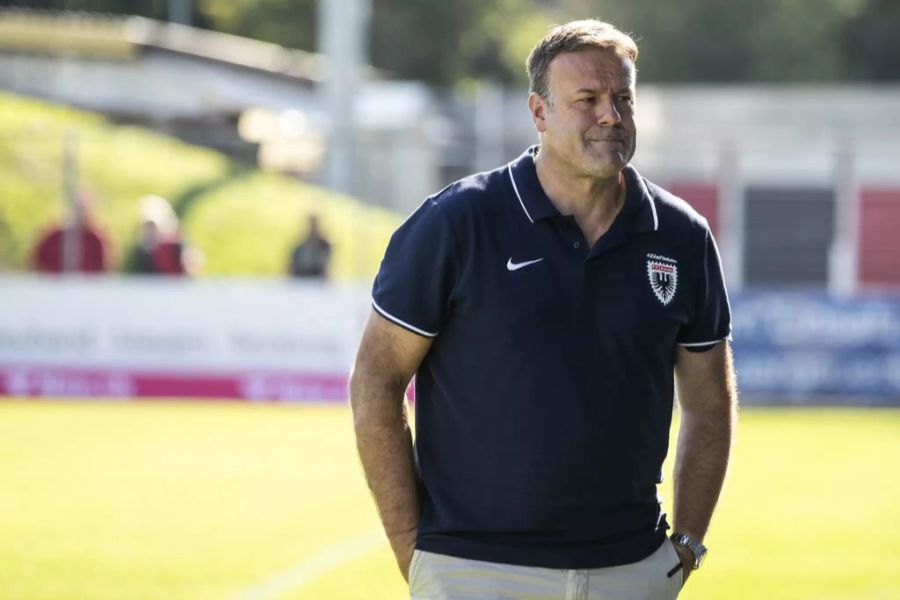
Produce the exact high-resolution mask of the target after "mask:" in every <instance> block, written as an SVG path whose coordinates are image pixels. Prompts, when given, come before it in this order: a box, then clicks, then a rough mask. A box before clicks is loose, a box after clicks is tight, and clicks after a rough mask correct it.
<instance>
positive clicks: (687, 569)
mask: <svg viewBox="0 0 900 600" xmlns="http://www.w3.org/2000/svg"><path fill="white" fill-rule="evenodd" d="M672 545H673V546H675V552H677V553H678V558H680V559H681V576H682V584H681V585H682V586H684V584H685V583H687V580H688V577H690V576H691V572H692V571H693V570H694V555H693V554H692V553H691V551H690V550H688V549H687V548H685V547H684V546H682V545H681V544H674V543H673V544H672ZM676 576H677V574H676V575H673V577H676Z"/></svg>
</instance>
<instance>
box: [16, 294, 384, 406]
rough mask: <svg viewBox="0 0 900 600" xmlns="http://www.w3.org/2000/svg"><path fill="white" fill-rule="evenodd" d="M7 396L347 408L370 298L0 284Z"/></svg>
mask: <svg viewBox="0 0 900 600" xmlns="http://www.w3.org/2000/svg"><path fill="white" fill-rule="evenodd" d="M0 307H2V308H0V394H6V395H12V396H49V397H66V396H71V397H113V398H128V397H146V396H150V397H193V398H237V399H246V400H282V401H294V400H297V401H305V400H318V401H340V400H344V399H345V398H346V396H347V394H346V389H347V375H348V372H349V368H350V364H351V361H352V360H353V354H354V350H355V344H356V343H357V341H358V336H359V332H360V331H361V328H362V324H363V322H364V320H365V318H366V316H367V314H368V311H369V296H368V290H367V289H366V288H364V287H360V286H343V285H334V284H329V285H326V284H322V283H317V282H310V283H306V282H298V281H293V280H283V281H278V280H257V281H251V280H240V279H222V280H215V279H202V280H181V279H177V278H165V277H160V278H126V277H94V278H91V277H62V278H48V277H38V276H34V277H3V278H0Z"/></svg>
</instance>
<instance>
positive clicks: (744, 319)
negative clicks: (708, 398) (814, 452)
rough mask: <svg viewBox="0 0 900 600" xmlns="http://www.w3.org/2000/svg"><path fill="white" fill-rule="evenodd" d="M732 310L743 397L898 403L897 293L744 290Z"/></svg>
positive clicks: (899, 307)
mask: <svg viewBox="0 0 900 600" xmlns="http://www.w3.org/2000/svg"><path fill="white" fill-rule="evenodd" d="M732 313H733V315H734V355H735V365H736V369H737V376H738V385H739V387H740V390H741V393H742V394H743V395H744V397H747V396H754V395H757V396H768V397H770V401H774V402H777V400H776V399H777V398H780V399H781V401H782V402H784V403H789V404H803V403H815V402H822V401H823V399H824V400H826V401H827V400H828V398H827V397H829V396H830V397H833V398H832V401H837V399H838V398H844V399H845V400H846V401H848V402H854V398H856V400H855V402H859V401H860V399H862V398H865V399H866V400H865V403H867V404H884V405H900V296H897V295H894V296H889V295H865V296H848V297H838V296H830V295H828V294H825V293H816V292H796V293H783V292H751V293H743V294H740V295H737V296H736V297H734V298H733V299H732Z"/></svg>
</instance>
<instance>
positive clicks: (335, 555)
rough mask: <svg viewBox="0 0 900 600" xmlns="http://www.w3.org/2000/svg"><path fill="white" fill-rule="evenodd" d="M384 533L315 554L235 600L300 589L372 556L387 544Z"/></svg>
mask: <svg viewBox="0 0 900 600" xmlns="http://www.w3.org/2000/svg"><path fill="white" fill-rule="evenodd" d="M386 543H387V539H386V538H385V537H384V531H382V530H381V529H380V528H379V529H373V530H372V531H369V532H367V533H364V534H362V535H358V536H356V537H355V538H351V539H349V540H346V541H344V542H342V543H340V544H336V545H334V546H330V547H328V548H326V549H325V550H323V551H321V552H319V553H318V554H314V555H312V556H310V557H309V558H307V559H305V560H304V561H302V562H300V563H298V564H297V565H295V566H293V567H291V568H290V569H288V570H287V571H284V572H283V573H278V574H276V575H274V576H272V577H270V578H269V579H267V580H266V581H263V582H262V583H260V584H258V585H254V586H253V587H250V588H247V589H246V590H243V591H241V592H239V593H238V594H236V595H235V597H234V600H270V599H272V598H277V597H278V596H281V595H282V594H284V593H286V592H288V591H290V590H293V589H296V588H298V587H300V586H302V585H304V584H306V583H308V582H310V581H312V580H314V579H316V578H317V577H319V576H320V575H322V574H324V573H326V572H327V571H330V570H331V569H333V568H335V567H339V566H340V565H342V564H344V563H347V562H350V561H351V560H353V559H354V558H357V557H360V556H362V555H364V554H368V553H369V552H371V551H372V550H374V549H375V548H377V547H378V546H380V545H382V544H386Z"/></svg>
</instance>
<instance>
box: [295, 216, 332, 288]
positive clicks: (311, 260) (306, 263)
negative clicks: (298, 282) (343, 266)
mask: <svg viewBox="0 0 900 600" xmlns="http://www.w3.org/2000/svg"><path fill="white" fill-rule="evenodd" d="M330 261H331V243H330V242H329V241H328V240H327V239H325V236H323V235H322V232H321V231H320V230H319V218H318V217H317V216H316V215H310V216H309V222H308V227H307V233H306V237H305V238H303V239H302V240H301V241H300V243H299V244H297V245H296V246H294V249H293V251H291V262H290V274H291V276H292V277H314V278H318V279H325V278H326V277H327V276H328V263H329V262H330Z"/></svg>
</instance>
